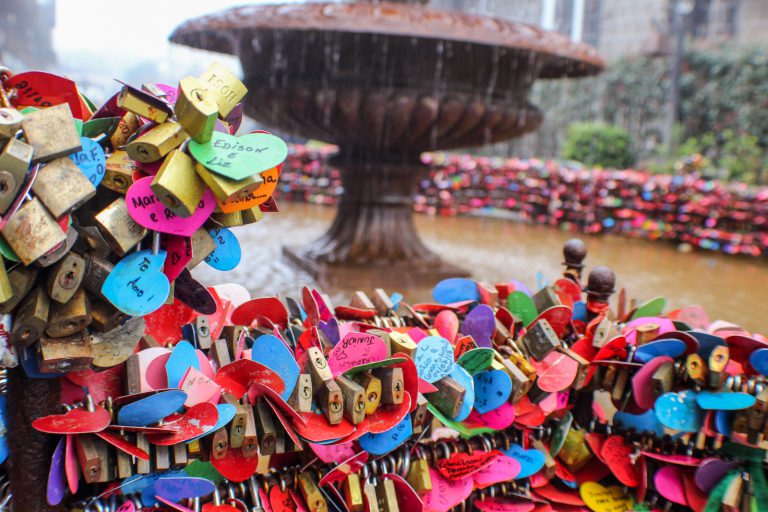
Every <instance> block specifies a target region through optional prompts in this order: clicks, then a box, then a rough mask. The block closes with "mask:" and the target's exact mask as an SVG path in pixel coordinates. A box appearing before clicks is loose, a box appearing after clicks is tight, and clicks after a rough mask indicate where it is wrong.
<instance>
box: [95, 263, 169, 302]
mask: <svg viewBox="0 0 768 512" xmlns="http://www.w3.org/2000/svg"><path fill="white" fill-rule="evenodd" d="M164 262H165V251H160V252H158V253H157V254H152V251H139V252H135V253H133V254H129V255H128V256H126V257H125V258H123V259H122V260H120V261H118V262H117V265H115V267H114V268H113V269H112V272H110V273H109V275H108V276H107V279H105V280H104V284H103V285H102V287H101V293H102V294H103V295H104V297H106V298H107V300H109V302H111V303H112V304H113V305H114V306H115V307H116V308H117V309H119V310H120V311H122V312H124V313H126V314H128V315H131V316H144V315H147V314H149V313H151V312H153V311H155V310H156V309H158V308H159V307H160V306H162V305H163V304H165V300H166V299H167V298H168V293H169V292H170V290H171V285H170V283H169V282H168V278H167V277H165V275H164V274H163V272H162V269H163V263H164Z"/></svg>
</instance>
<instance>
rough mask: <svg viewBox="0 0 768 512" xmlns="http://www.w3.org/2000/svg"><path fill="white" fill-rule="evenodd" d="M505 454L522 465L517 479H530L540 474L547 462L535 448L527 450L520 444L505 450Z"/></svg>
mask: <svg viewBox="0 0 768 512" xmlns="http://www.w3.org/2000/svg"><path fill="white" fill-rule="evenodd" d="M503 453H504V454H505V455H506V456H508V457H512V458H513V459H515V460H516V461H517V462H519V463H520V473H518V475H517V478H528V477H529V476H531V475H533V474H535V473H538V472H539V470H541V468H543V467H544V462H545V461H546V460H547V459H546V456H545V455H544V453H542V452H541V451H539V450H536V449H533V448H531V449H530V450H525V449H523V447H522V446H520V445H519V444H512V445H510V447H509V449H507V450H504V451H503Z"/></svg>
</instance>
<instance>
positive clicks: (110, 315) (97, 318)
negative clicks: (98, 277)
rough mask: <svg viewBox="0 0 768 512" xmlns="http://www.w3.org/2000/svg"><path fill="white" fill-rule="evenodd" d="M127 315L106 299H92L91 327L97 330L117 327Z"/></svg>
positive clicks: (108, 329) (109, 329) (103, 330)
mask: <svg viewBox="0 0 768 512" xmlns="http://www.w3.org/2000/svg"><path fill="white" fill-rule="evenodd" d="M126 316H127V315H126V314H125V313H123V312H122V311H120V310H119V309H117V308H116V307H115V306H113V305H112V304H111V303H110V302H108V301H106V300H104V299H100V298H92V299H91V328H92V329H93V330H95V331H97V332H109V331H111V330H112V329H114V328H116V327H117V326H118V325H119V324H120V322H121V321H123V320H124V319H125V318H126Z"/></svg>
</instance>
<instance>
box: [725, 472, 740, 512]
mask: <svg viewBox="0 0 768 512" xmlns="http://www.w3.org/2000/svg"><path fill="white" fill-rule="evenodd" d="M743 488H744V475H743V474H738V475H736V476H735V477H734V478H733V479H732V480H731V483H730V484H729V485H728V487H727V488H726V490H725V494H724V495H723V499H722V500H721V501H720V504H721V505H722V510H723V511H724V512H739V510H740V509H741V495H742V491H743Z"/></svg>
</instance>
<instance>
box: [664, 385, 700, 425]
mask: <svg viewBox="0 0 768 512" xmlns="http://www.w3.org/2000/svg"><path fill="white" fill-rule="evenodd" d="M654 412H655V413H656V417H657V418H658V419H659V421H660V422H661V423H662V424H663V425H664V426H665V427H667V428H671V429H672V430H679V431H681V432H697V431H699V430H700V429H701V425H702V422H703V421H704V412H703V411H702V410H701V408H699V406H698V404H697V403H696V392H695V391H692V390H685V391H681V392H679V393H674V392H670V393H664V394H663V395H661V396H660V397H659V398H658V399H657V400H656V404H655V405H654Z"/></svg>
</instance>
